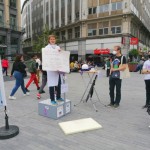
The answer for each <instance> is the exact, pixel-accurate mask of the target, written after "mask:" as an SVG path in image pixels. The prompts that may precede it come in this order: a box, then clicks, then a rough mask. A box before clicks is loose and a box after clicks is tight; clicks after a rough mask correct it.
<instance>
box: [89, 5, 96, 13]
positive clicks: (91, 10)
mask: <svg viewBox="0 0 150 150" xmlns="http://www.w3.org/2000/svg"><path fill="white" fill-rule="evenodd" d="M96 12H97V8H96V7H93V8H89V15H90V14H96Z"/></svg>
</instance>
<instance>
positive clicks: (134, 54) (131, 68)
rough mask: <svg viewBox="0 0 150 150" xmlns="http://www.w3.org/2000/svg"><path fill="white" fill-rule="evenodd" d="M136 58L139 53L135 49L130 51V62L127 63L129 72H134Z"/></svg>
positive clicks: (136, 63)
mask: <svg viewBox="0 0 150 150" xmlns="http://www.w3.org/2000/svg"><path fill="white" fill-rule="evenodd" d="M138 56H139V52H138V50H137V49H131V50H130V52H129V57H130V60H131V62H129V63H128V66H129V71H130V72H134V71H135V70H136V68H137V65H138V62H137V58H138Z"/></svg>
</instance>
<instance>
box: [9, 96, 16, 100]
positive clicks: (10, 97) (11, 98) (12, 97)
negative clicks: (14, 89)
mask: <svg viewBox="0 0 150 150" xmlns="http://www.w3.org/2000/svg"><path fill="white" fill-rule="evenodd" d="M8 98H9V99H10V100H15V99H16V97H14V96H9V97H8Z"/></svg>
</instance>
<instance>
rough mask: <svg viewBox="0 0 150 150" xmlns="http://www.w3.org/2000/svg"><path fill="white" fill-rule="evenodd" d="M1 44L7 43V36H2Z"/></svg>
mask: <svg viewBox="0 0 150 150" xmlns="http://www.w3.org/2000/svg"><path fill="white" fill-rule="evenodd" d="M0 44H6V38H5V36H0Z"/></svg>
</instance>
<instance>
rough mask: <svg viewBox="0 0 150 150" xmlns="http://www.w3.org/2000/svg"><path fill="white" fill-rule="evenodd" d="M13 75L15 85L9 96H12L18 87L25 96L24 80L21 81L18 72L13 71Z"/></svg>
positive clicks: (21, 77) (20, 74) (21, 76)
mask: <svg viewBox="0 0 150 150" xmlns="http://www.w3.org/2000/svg"><path fill="white" fill-rule="evenodd" d="M13 75H14V77H15V79H16V84H15V86H14V88H13V89H12V92H11V94H10V96H13V95H14V94H15V93H16V91H17V90H18V88H19V87H20V86H21V89H22V91H23V93H24V94H26V90H25V86H24V79H23V75H22V73H21V72H18V71H14V74H13Z"/></svg>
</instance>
